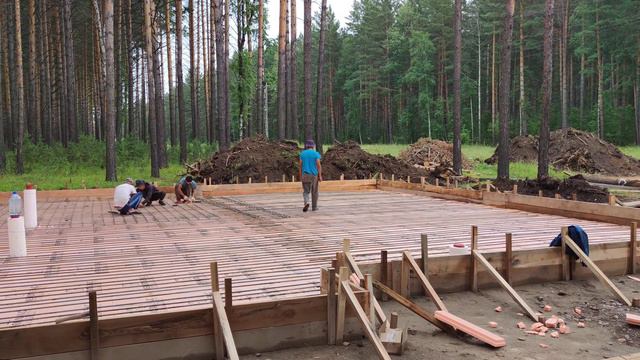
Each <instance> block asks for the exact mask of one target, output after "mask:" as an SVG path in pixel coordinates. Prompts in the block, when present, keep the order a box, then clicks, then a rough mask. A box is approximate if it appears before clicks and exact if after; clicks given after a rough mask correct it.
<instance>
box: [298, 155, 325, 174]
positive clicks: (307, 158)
mask: <svg viewBox="0 0 640 360" xmlns="http://www.w3.org/2000/svg"><path fill="white" fill-rule="evenodd" d="M320 158H321V156H320V153H319V152H317V151H315V150H313V149H307V150H304V151H302V152H301V153H300V160H302V173H303V174H310V175H315V176H318V165H317V164H316V161H318V160H320Z"/></svg>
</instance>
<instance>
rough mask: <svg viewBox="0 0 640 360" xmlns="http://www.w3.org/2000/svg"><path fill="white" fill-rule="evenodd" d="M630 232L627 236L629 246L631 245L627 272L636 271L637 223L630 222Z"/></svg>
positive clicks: (632, 272)
mask: <svg viewBox="0 0 640 360" xmlns="http://www.w3.org/2000/svg"><path fill="white" fill-rule="evenodd" d="M630 229H631V234H630V236H629V246H630V247H631V251H630V253H629V254H630V259H629V270H628V271H629V273H631V274H635V273H636V260H637V259H638V244H637V243H636V239H637V234H638V223H637V222H635V221H634V222H632V223H631V227H630Z"/></svg>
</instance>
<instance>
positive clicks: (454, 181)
mask: <svg viewBox="0 0 640 360" xmlns="http://www.w3.org/2000/svg"><path fill="white" fill-rule="evenodd" d="M453 187H455V188H456V189H457V188H458V179H454V180H453Z"/></svg>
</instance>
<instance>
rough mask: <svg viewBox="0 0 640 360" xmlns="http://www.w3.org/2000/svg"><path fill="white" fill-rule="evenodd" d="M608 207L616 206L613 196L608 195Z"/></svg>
mask: <svg viewBox="0 0 640 360" xmlns="http://www.w3.org/2000/svg"><path fill="white" fill-rule="evenodd" d="M609 205H610V206H616V205H617V204H616V196H615V195H613V194H609Z"/></svg>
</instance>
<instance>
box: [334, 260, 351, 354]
mask: <svg viewBox="0 0 640 360" xmlns="http://www.w3.org/2000/svg"><path fill="white" fill-rule="evenodd" d="M348 280H349V270H347V268H346V267H344V266H342V267H340V282H339V283H340V284H342V282H343V281H348ZM346 305H347V297H346V294H345V293H344V289H343V288H342V285H339V286H338V309H337V316H336V343H337V344H342V341H343V340H344V314H345V310H346Z"/></svg>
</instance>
